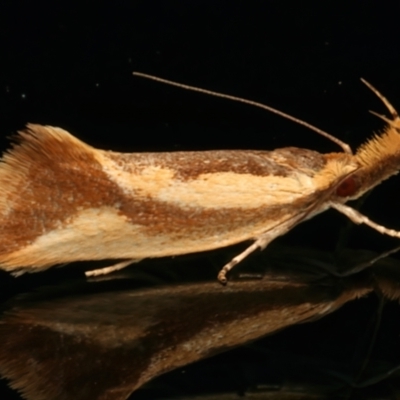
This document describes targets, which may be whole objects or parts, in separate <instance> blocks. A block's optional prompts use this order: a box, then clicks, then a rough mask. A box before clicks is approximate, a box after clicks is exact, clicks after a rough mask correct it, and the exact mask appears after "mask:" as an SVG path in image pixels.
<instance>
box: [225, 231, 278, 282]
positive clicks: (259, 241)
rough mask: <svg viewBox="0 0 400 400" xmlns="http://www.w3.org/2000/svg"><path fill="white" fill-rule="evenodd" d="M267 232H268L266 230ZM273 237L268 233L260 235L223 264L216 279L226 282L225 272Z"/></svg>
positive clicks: (265, 244) (261, 248) (263, 246)
mask: <svg viewBox="0 0 400 400" xmlns="http://www.w3.org/2000/svg"><path fill="white" fill-rule="evenodd" d="M268 233H269V232H268ZM274 238H275V236H274V235H271V234H270V233H269V234H267V235H262V236H261V237H259V238H258V239H257V240H256V241H255V242H254V243H253V244H252V245H250V246H249V247H248V248H247V249H246V250H245V251H243V252H241V253H240V254H238V255H237V256H236V257H234V258H232V260H231V261H229V262H228V264H226V265H224V267H223V268H222V269H221V271H219V273H218V280H219V281H220V282H221V283H222V284H223V285H226V283H227V282H228V278H227V277H226V274H227V273H228V272H229V271H230V270H231V269H232V268H233V267H234V266H235V265H236V264H239V263H240V262H241V261H242V260H244V259H245V258H246V257H247V256H248V255H249V254H251V253H252V252H253V251H255V250H257V249H260V250H263V249H265V247H266V246H267V245H268V244H269V243H270V242H271V241H272V240H273V239H274Z"/></svg>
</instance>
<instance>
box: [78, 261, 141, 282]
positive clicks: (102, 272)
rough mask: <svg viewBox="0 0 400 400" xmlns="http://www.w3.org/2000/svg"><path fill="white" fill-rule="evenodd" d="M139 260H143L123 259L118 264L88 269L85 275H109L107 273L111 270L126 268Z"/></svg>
mask: <svg viewBox="0 0 400 400" xmlns="http://www.w3.org/2000/svg"><path fill="white" fill-rule="evenodd" d="M139 261H141V260H138V259H136V258H134V259H131V260H126V261H121V262H119V263H117V264H114V265H110V266H109V267H104V268H98V269H93V270H91V271H86V272H85V275H86V277H87V278H89V277H92V276H99V275H107V274H110V273H111V272H114V271H119V270H120V269H123V268H126V267H127V266H128V265H131V264H134V263H137V262H139Z"/></svg>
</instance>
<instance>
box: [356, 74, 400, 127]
mask: <svg viewBox="0 0 400 400" xmlns="http://www.w3.org/2000/svg"><path fill="white" fill-rule="evenodd" d="M361 82H362V83H363V84H364V85H365V86H367V88H368V89H370V90H371V91H372V92H373V93H374V94H375V96H377V97H378V99H379V100H380V101H381V102H382V103H383V104H384V105H385V107H386V108H387V109H388V110H389V112H390V114H391V115H392V118H393V119H392V120H390V119H389V118H387V117H385V116H384V115H381V114H378V113H376V112H375V111H370V113H371V114H373V115H375V116H376V117H378V118H380V119H382V120H384V121H385V122H386V123H387V124H389V125H391V126H393V127H394V128H396V129H398V128H399V127H398V124H399V114H398V112H397V111H396V109H395V108H394V107H393V106H392V105H391V104H390V102H389V100H388V99H387V98H386V97H385V96H384V95H383V94H382V93H380V92H379V91H378V89H376V88H375V87H374V86H372V85H371V84H370V83H369V82H367V81H366V80H365V79H363V78H361Z"/></svg>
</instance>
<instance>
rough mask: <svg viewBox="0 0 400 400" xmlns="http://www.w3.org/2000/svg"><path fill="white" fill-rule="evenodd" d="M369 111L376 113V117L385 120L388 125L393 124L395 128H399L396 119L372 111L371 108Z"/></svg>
mask: <svg viewBox="0 0 400 400" xmlns="http://www.w3.org/2000/svg"><path fill="white" fill-rule="evenodd" d="M369 112H370V113H371V114H372V115H375V117H378V118H379V119H381V120H383V121H385V122H386V123H387V124H388V125H390V126H392V127H393V128H398V127H397V124H396V123H395V121H393V120H391V119H389V118H388V117H386V116H385V115H382V114H378V113H377V112H375V111H372V110H369Z"/></svg>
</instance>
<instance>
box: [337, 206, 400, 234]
mask: <svg viewBox="0 0 400 400" xmlns="http://www.w3.org/2000/svg"><path fill="white" fill-rule="evenodd" d="M330 206H331V207H332V208H334V209H336V210H338V211H339V212H340V213H342V214H344V215H345V216H346V217H347V218H349V219H350V220H352V221H353V222H354V223H355V224H358V225H360V224H365V225H368V226H369V227H371V228H372V229H375V230H376V231H378V232H380V233H382V234H383V235H388V236H392V237H396V238H400V232H399V231H396V230H394V229H388V228H385V227H384V226H383V225H379V224H377V223H376V222H374V221H371V220H370V219H369V218H368V217H366V216H365V215H363V214H361V213H360V212H358V211H357V210H355V209H354V208H351V207H349V206H346V205H344V204H341V203H333V202H331V203H330Z"/></svg>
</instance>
